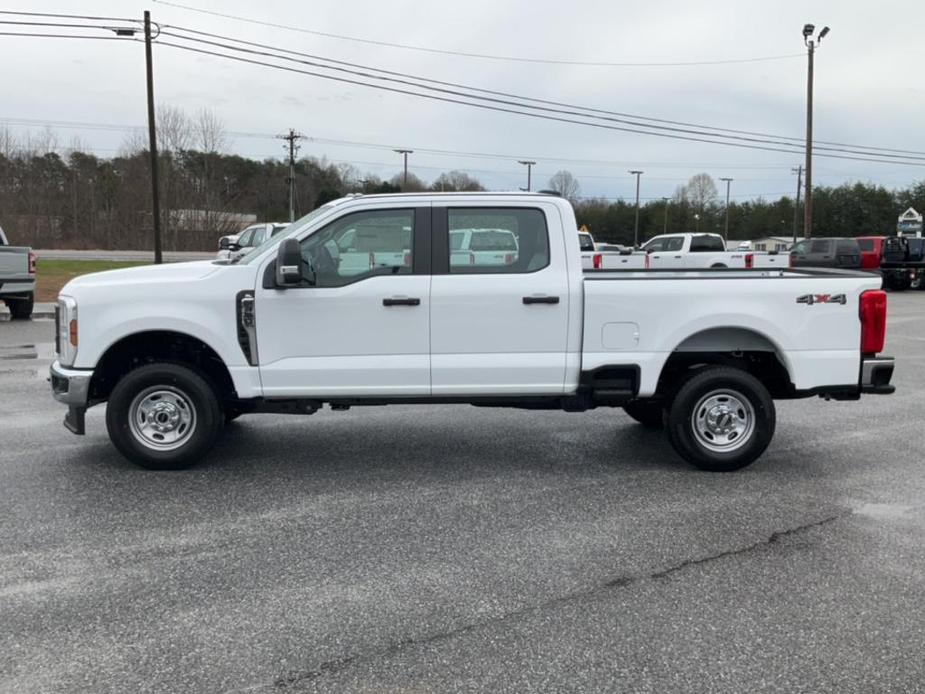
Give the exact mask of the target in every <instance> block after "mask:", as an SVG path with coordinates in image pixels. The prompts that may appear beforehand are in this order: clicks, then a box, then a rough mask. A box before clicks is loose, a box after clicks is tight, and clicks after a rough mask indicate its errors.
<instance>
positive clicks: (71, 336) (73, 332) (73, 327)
mask: <svg viewBox="0 0 925 694" xmlns="http://www.w3.org/2000/svg"><path fill="white" fill-rule="evenodd" d="M67 335H68V341H69V342H70V343H71V347H76V346H77V319H76V318H74V319H72V320H71V322H70V323H69V324H68V330H67Z"/></svg>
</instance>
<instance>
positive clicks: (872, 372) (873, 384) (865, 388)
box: [861, 357, 896, 395]
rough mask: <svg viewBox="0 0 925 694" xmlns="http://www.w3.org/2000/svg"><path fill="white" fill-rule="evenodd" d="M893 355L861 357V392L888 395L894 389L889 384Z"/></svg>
mask: <svg viewBox="0 0 925 694" xmlns="http://www.w3.org/2000/svg"><path fill="white" fill-rule="evenodd" d="M894 366H895V360H894V359H893V357H862V358H861V392H862V393H873V394H875V395H889V394H890V393H892V392H894V391H895V390H896V386H893V385H890V379H892V378H893V367H894Z"/></svg>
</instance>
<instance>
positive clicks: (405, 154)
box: [392, 149, 414, 193]
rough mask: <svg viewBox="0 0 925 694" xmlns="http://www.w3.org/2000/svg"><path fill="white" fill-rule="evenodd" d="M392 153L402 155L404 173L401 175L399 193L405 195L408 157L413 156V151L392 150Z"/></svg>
mask: <svg viewBox="0 0 925 694" xmlns="http://www.w3.org/2000/svg"><path fill="white" fill-rule="evenodd" d="M392 151H393V152H395V153H397V154H400V155H402V157H403V158H404V160H405V173H404V174H403V175H402V179H401V192H402V193H407V192H408V191H407V190H406V188H407V187H408V155H409V154H414V150H413V149H393V150H392Z"/></svg>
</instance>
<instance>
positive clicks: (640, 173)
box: [630, 169, 645, 246]
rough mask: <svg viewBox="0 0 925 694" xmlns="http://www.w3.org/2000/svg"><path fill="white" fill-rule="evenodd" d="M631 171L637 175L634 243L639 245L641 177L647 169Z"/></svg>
mask: <svg viewBox="0 0 925 694" xmlns="http://www.w3.org/2000/svg"><path fill="white" fill-rule="evenodd" d="M630 173H631V174H632V175H633V176H635V177H636V223H635V224H634V226H633V245H634V246H638V245H639V177H640V176H642V174H644V173H645V171H636V170H635V169H634V170H633V171H630Z"/></svg>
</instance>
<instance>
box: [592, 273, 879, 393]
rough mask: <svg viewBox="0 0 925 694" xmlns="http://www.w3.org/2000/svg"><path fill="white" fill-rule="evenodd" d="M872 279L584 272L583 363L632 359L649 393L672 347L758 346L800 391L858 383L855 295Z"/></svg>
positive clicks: (873, 284) (642, 389)
mask: <svg viewBox="0 0 925 694" xmlns="http://www.w3.org/2000/svg"><path fill="white" fill-rule="evenodd" d="M878 288H879V278H870V277H866V276H864V275H863V274H861V273H837V272H832V273H825V272H806V273H800V272H796V271H784V272H759V271H751V272H749V271H743V272H736V271H716V272H709V271H707V272H696V271H691V272H672V273H659V272H655V273H652V272H649V273H644V272H626V273H595V274H594V275H587V276H586V277H585V281H584V295H585V322H584V331H583V348H582V369H583V370H584V371H593V370H594V369H597V368H601V367H603V366H613V365H638V366H639V370H640V374H639V384H638V387H639V392H638V395H639V396H640V397H648V396H651V395H653V394H654V393H655V391H656V387H657V385H658V380H659V376H660V374H661V373H662V369H663V367H664V366H665V364H666V362H667V361H668V359H669V357H671V356H672V355H673V354H677V353H679V352H712V353H715V352H729V353H737V352H752V351H759V352H771V353H773V354H774V355H776V357H777V359H778V360H779V361H780V363H781V364H782V365H783V366H784V367H785V368H786V370H787V374H788V376H789V379H790V382H791V383H792V384H793V387H794V388H795V389H796V390H797V391H812V390H815V389H824V388H825V387H827V386H849V385H857V383H858V374H859V369H860V357H861V355H860V320H859V317H858V315H859V313H858V311H859V297H860V295H861V293H862V292H863V291H865V290H868V289H878ZM808 296H812V297H814V299H813V300H812V301H808V300H807V299H806V298H805V297H808ZM823 296H827V297H829V299H821V298H820V299H816V298H815V297H823ZM801 297H803V299H802V300H801Z"/></svg>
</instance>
